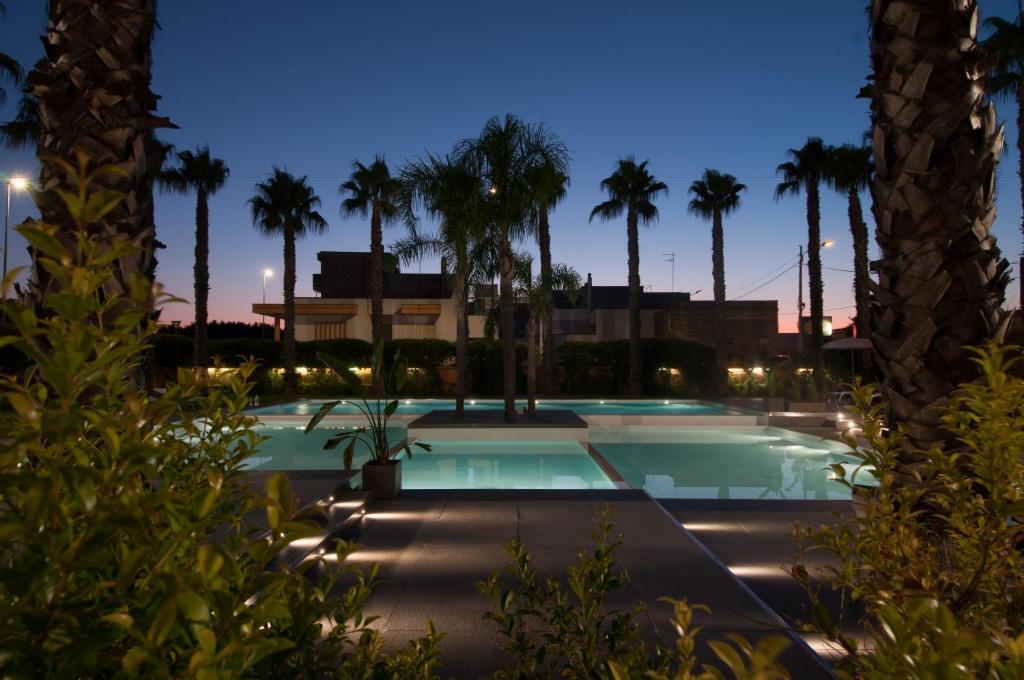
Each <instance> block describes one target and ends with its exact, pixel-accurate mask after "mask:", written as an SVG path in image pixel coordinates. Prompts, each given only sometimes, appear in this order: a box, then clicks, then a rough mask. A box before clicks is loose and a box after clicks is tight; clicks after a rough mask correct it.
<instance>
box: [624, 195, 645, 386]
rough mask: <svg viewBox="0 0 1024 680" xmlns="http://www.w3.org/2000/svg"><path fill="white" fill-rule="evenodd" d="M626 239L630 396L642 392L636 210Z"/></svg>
mask: <svg viewBox="0 0 1024 680" xmlns="http://www.w3.org/2000/svg"><path fill="white" fill-rule="evenodd" d="M626 239H627V241H628V245H627V250H628V257H629V394H632V395H634V396H637V395H639V394H640V392H641V391H642V386H641V379H640V370H641V368H640V330H641V329H640V234H639V231H638V223H637V214H636V208H635V207H634V206H633V205H630V206H629V212H628V213H627V214H626Z"/></svg>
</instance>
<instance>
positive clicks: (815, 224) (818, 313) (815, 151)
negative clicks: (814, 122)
mask: <svg viewBox="0 0 1024 680" xmlns="http://www.w3.org/2000/svg"><path fill="white" fill-rule="evenodd" d="M788 154H789V157H790V159H791V160H789V161H787V162H785V163H782V164H781V165H779V167H778V168H777V169H776V172H778V173H779V174H781V175H782V181H781V182H779V184H778V186H776V187H775V198H776V199H781V198H783V197H785V196H790V195H791V196H796V195H798V194H799V193H800V192H801V191H803V192H804V194H805V196H806V198H807V283H808V286H809V288H810V293H811V363H812V365H813V366H814V384H815V386H816V387H817V388H818V389H819V390H820V389H821V388H822V386H823V385H824V378H825V376H824V373H823V369H822V364H821V345H822V322H823V318H824V313H825V312H824V304H823V297H824V284H823V282H822V279H821V202H820V196H821V182H822V180H823V179H824V172H825V165H826V163H827V162H828V150H827V149H826V148H825V144H824V143H823V142H822V141H821V138H820V137H808V138H807V143H806V144H804V145H803V147H801V148H799V149H790V150H789V151H788ZM797 325H798V326H799V325H800V321H798V322H797ZM797 330H798V331H801V329H800V328H798V329H797Z"/></svg>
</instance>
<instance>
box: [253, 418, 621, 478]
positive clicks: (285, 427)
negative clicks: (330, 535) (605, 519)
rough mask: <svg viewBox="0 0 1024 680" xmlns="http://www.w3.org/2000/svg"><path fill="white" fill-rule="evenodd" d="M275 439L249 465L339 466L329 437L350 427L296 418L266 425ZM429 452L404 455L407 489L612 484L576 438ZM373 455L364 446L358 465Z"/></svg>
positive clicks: (460, 445) (438, 445) (397, 436)
mask: <svg viewBox="0 0 1024 680" xmlns="http://www.w3.org/2000/svg"><path fill="white" fill-rule="evenodd" d="M256 429H257V431H259V432H260V434H263V435H267V436H268V437H269V439H267V440H266V441H265V442H263V443H262V444H261V445H260V447H259V455H257V456H254V457H252V458H250V459H249V464H248V466H247V467H249V468H251V469H262V470H338V469H340V468H341V467H342V462H341V449H340V448H339V449H335V450H333V451H324V450H323V445H324V442H326V441H327V439H328V438H329V437H331V436H332V435H334V434H336V433H337V432H339V431H341V430H342V429H344V428H332V427H326V428H324V427H319V428H316V429H315V430H313V431H312V432H310V433H309V434H305V433H304V431H303V430H304V429H305V425H304V423H303V422H302V421H300V420H298V419H296V420H295V421H294V422H286V423H275V424H273V425H260V426H258V427H257V428H256ZM388 439H389V440H390V441H391V442H393V443H395V444H397V443H399V442H401V441H402V440H403V439H405V428H401V427H395V428H388ZM423 441H426V442H428V443H430V444H431V445H432V447H433V450H432V451H430V452H429V453H427V452H424V451H421V450H419V449H416V448H413V457H412V459H411V460H410V459H408V458H406V457H405V456H404V455H403V456H402V487H403V488H405V489H611V488H614V485H613V484H612V482H611V481H610V480H609V479H608V477H607V476H606V475H605V474H604V473H603V472H602V471H601V468H599V467H598V466H597V464H596V463H595V462H594V461H593V459H592V458H591V457H590V455H589V454H588V453H587V452H586V451H585V450H584V449H583V447H582V446H580V445H579V443H577V442H575V441H433V440H423ZM368 459H369V451H368V450H367V449H366V447H364V446H361V445H360V446H358V447H357V448H356V450H355V452H354V455H353V467H355V468H359V467H361V466H362V464H363V463H365V462H366V461H367V460H368Z"/></svg>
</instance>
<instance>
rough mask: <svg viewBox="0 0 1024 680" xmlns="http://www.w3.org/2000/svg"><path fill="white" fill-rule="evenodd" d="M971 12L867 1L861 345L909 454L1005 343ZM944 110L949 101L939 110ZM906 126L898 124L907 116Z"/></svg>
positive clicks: (991, 113)
mask: <svg viewBox="0 0 1024 680" xmlns="http://www.w3.org/2000/svg"><path fill="white" fill-rule="evenodd" d="M977 11H978V8H977V3H976V1H975V0H964V2H959V3H953V2H941V3H937V2H934V0H901V2H899V3H897V2H895V0H874V4H873V6H872V13H871V24H872V30H871V61H872V67H873V71H874V73H873V78H872V80H871V83H872V84H871V85H869V86H867V87H865V88H864V90H863V91H862V94H863V95H864V96H866V97H868V98H870V99H871V111H872V122H873V128H874V129H873V143H874V156H875V166H876V171H875V176H874V181H873V182H872V185H871V194H872V197H873V199H874V203H873V206H872V209H873V211H874V215H875V222H876V223H877V225H878V229H877V231H876V235H877V239H878V245H879V246H880V248H881V254H882V257H881V260H880V261H879V263H878V267H877V272H878V284H877V286H875V285H873V286H872V290H873V291H874V293H875V295H874V302H873V305H874V312H875V314H874V319H873V323H872V326H873V329H874V330H873V335H872V340H873V341H874V345H875V355H874V356H875V362H876V364H877V366H878V368H879V370H880V372H881V374H882V375H883V376H885V380H884V383H883V385H882V390H883V393H884V395H885V397H886V400H887V401H888V403H889V406H890V409H891V415H892V416H893V418H892V419H893V421H895V422H896V423H902V424H904V425H905V426H906V427H907V430H908V434H909V436H910V440H911V442H912V443H913V444H916V445H918V446H928V445H930V444H933V443H938V442H948V443H951V444H952V442H949V438H948V435H946V434H945V433H944V432H943V430H942V429H941V426H940V420H939V418H940V415H941V413H942V411H943V409H944V407H945V406H946V404H947V402H948V398H949V395H950V394H951V393H952V392H953V390H954V389H955V387H956V385H957V384H959V383H963V382H966V381H970V380H974V379H976V378H977V377H978V375H979V369H978V366H977V365H976V364H975V363H974V362H973V361H971V354H970V353H969V352H968V351H966V350H965V349H964V347H965V346H971V345H975V346H976V345H982V344H984V343H986V342H988V341H995V342H999V341H1001V340H1002V338H1003V336H1004V334H1005V331H1006V323H1007V321H1008V316H1007V315H1005V314H1003V313H1001V311H1000V307H1001V305H1002V303H1003V300H1004V299H1005V293H1006V286H1007V284H1008V278H1009V277H1008V275H1007V269H1008V266H1009V265H1008V263H1007V262H1006V260H1004V259H1002V257H1001V256H1000V253H999V249H998V248H997V247H996V242H995V238H994V237H993V236H992V223H993V221H994V220H995V169H996V163H997V162H998V158H999V151H1000V147H1001V146H1002V142H1003V134H1002V128H1001V126H1000V125H999V124H998V122H997V117H996V112H995V108H994V107H993V106H991V105H990V104H987V103H986V102H985V94H986V93H985V88H984V82H983V81H984V73H983V70H980V71H979V69H977V68H976V67H975V65H976V64H977V63H979V55H978V51H977V46H976V43H975V40H976V35H975V26H976V24H977ZM950 102H957V104H956V106H955V107H952V108H950ZM905 109H907V110H913V111H915V112H916V113H915V115H913V116H910V115H905V114H904V110H905Z"/></svg>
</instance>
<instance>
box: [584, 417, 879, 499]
mask: <svg viewBox="0 0 1024 680" xmlns="http://www.w3.org/2000/svg"><path fill="white" fill-rule="evenodd" d="M590 444H591V446H593V447H594V448H595V449H596V450H597V451H599V452H600V453H601V454H602V455H603V456H604V457H605V459H607V460H608V462H609V463H611V465H612V467H614V468H615V469H616V470H618V471H619V473H620V474H621V475H622V477H623V478H624V479H625V480H626V481H627V482H628V483H629V485H630V486H632V487H633V488H635V489H645V490H646V491H647V492H648V493H650V494H651V495H652V496H654V497H655V498H691V499H765V500H768V499H787V500H849V498H850V494H849V492H848V491H847V490H846V488H845V487H844V486H843V485H842V484H840V483H838V482H836V481H835V480H834V473H833V472H832V471H831V470H829V469H828V466H829V465H830V464H831V463H843V464H844V467H845V468H846V469H847V476H849V473H850V472H852V470H853V469H854V468H855V467H856V464H855V461H854V459H853V458H851V457H849V456H847V455H845V454H844V452H845V451H846V450H847V449H846V447H845V446H844V445H843V444H841V443H839V442H832V441H826V440H822V439H818V438H816V437H810V436H806V435H801V434H798V433H796V432H791V431H789V430H783V429H780V428H774V427H751V428H726V429H705V428H689V427H684V428H629V429H619V430H615V429H611V428H608V429H604V430H601V431H595V430H594V429H593V428H591V434H590ZM868 477H869V475H867V473H861V475H859V476H858V478H857V481H858V482H860V483H865V484H866V483H869V480H868Z"/></svg>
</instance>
